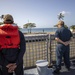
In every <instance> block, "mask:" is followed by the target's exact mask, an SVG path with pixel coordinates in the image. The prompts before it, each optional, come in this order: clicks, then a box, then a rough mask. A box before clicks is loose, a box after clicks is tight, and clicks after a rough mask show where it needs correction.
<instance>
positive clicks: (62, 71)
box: [24, 66, 75, 75]
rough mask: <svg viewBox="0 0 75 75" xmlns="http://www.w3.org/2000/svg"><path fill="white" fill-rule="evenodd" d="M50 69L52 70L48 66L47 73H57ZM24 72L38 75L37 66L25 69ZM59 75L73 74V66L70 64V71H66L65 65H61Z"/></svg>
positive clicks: (26, 74)
mask: <svg viewBox="0 0 75 75" xmlns="http://www.w3.org/2000/svg"><path fill="white" fill-rule="evenodd" d="M52 71H53V69H52V68H48V75H58V74H53V73H52ZM24 74H25V75H38V72H37V68H33V69H28V70H25V71H24ZM59 75H75V66H71V70H70V71H67V69H66V68H65V66H62V69H61V71H60V74H59Z"/></svg>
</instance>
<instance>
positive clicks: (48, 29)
mask: <svg viewBox="0 0 75 75" xmlns="http://www.w3.org/2000/svg"><path fill="white" fill-rule="evenodd" d="M56 30H57V28H32V29H31V32H32V33H42V32H55V31H56ZM20 31H22V32H23V33H28V31H29V29H26V28H23V29H20Z"/></svg>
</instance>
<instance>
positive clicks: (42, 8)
mask: <svg viewBox="0 0 75 75" xmlns="http://www.w3.org/2000/svg"><path fill="white" fill-rule="evenodd" d="M74 8H75V0H0V16H1V15H6V14H11V15H12V16H13V18H14V22H15V23H17V24H18V26H20V27H23V25H24V24H26V23H28V22H31V23H35V24H36V28H51V27H54V25H55V24H57V22H58V21H59V20H58V14H59V13H60V12H63V13H64V22H65V24H66V25H67V26H68V27H69V26H71V25H75V9H74ZM1 21H2V20H1V19H0V22H1Z"/></svg>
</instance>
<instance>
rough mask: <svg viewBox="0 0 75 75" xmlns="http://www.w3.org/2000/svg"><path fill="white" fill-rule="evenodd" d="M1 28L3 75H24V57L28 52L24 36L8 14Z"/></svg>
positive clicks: (0, 41) (0, 43) (0, 44)
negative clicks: (26, 51)
mask: <svg viewBox="0 0 75 75" xmlns="http://www.w3.org/2000/svg"><path fill="white" fill-rule="evenodd" d="M3 19H4V24H3V25H1V26H0V51H1V53H2V75H13V71H14V72H15V75H24V72H23V55H24V53H25V50H26V42H25V38H24V35H23V33H22V32H21V31H19V30H18V26H17V25H15V24H14V21H13V17H12V16H11V15H10V14H7V15H5V16H4V17H3Z"/></svg>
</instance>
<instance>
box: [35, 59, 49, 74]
mask: <svg viewBox="0 0 75 75" xmlns="http://www.w3.org/2000/svg"><path fill="white" fill-rule="evenodd" d="M36 66H37V71H38V74H39V75H48V69H47V68H48V61H46V60H37V61H36Z"/></svg>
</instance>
